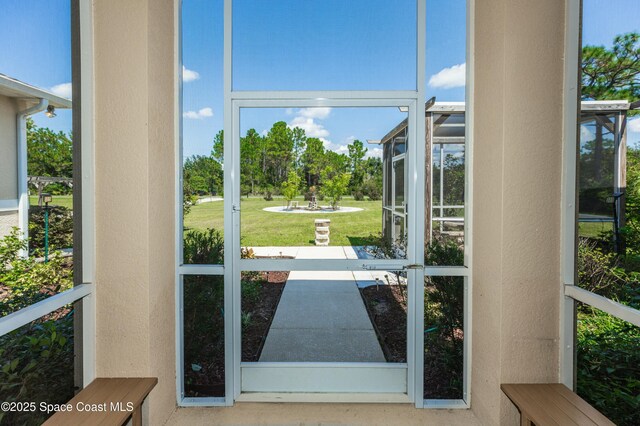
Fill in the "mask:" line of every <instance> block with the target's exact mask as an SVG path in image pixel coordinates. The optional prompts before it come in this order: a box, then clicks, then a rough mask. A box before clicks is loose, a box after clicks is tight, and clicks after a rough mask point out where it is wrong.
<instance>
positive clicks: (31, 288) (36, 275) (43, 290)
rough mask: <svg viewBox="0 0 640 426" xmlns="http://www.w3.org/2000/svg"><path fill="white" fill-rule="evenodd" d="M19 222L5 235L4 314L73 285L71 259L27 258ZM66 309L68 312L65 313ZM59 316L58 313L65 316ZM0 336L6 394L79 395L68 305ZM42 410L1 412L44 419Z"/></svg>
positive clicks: (16, 420) (1, 252) (3, 417)
mask: <svg viewBox="0 0 640 426" xmlns="http://www.w3.org/2000/svg"><path fill="white" fill-rule="evenodd" d="M19 236H20V234H19V231H18V229H17V228H14V229H13V230H12V232H11V233H10V234H9V235H7V236H5V237H4V238H3V239H1V240H0V296H2V297H1V298H0V316H5V315H7V314H10V313H12V312H15V311H18V310H20V309H22V308H25V307H27V306H29V305H32V304H34V303H36V302H39V301H40V300H43V299H45V298H46V297H48V296H50V295H51V294H53V293H57V292H60V291H63V290H67V289H69V288H71V286H72V283H73V279H72V272H73V271H72V268H71V263H70V262H68V261H67V260H66V259H63V258H62V257H61V256H60V253H59V252H54V253H53V254H52V256H51V257H50V260H49V262H48V263H42V262H36V261H35V260H34V259H33V258H21V257H20V256H19V253H20V251H21V250H24V249H26V242H25V241H24V240H22V239H20V238H19ZM61 315H62V316H61ZM59 316H61V318H60V319H58V320H55V318H52V317H59ZM47 317H48V318H42V319H39V320H37V321H35V322H32V323H31V324H29V325H26V326H23V327H21V328H19V329H18V330H15V331H13V332H11V333H9V334H6V335H4V336H2V337H0V360H1V361H0V400H1V401H9V402H10V401H20V402H25V401H33V402H37V403H39V402H48V403H64V402H66V401H68V400H69V399H71V397H72V396H73V390H74V389H73V367H74V364H73V317H72V313H71V311H70V310H69V309H68V308H62V309H61V311H58V312H57V313H56V314H51V315H48V316H47ZM45 418H46V416H44V415H41V414H40V413H35V414H34V413H19V412H5V413H0V424H27V425H32V424H33V425H39V424H41V423H42V422H43V421H44V419H45Z"/></svg>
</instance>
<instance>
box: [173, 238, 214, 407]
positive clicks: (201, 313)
mask: <svg viewBox="0 0 640 426" xmlns="http://www.w3.org/2000/svg"><path fill="white" fill-rule="evenodd" d="M183 253H184V262H185V263H187V264H222V263H223V261H224V239H223V236H222V234H221V233H220V232H219V231H217V230H216V229H207V230H206V231H195V230H194V231H189V232H187V233H186V234H185V237H184V249H183ZM183 289H184V290H183V300H184V305H183V312H184V314H183V315H184V317H183V320H184V369H185V370H184V371H185V380H186V386H187V389H186V393H187V395H189V396H223V395H224V278H223V277H222V276H207V275H189V276H185V277H184V283H183Z"/></svg>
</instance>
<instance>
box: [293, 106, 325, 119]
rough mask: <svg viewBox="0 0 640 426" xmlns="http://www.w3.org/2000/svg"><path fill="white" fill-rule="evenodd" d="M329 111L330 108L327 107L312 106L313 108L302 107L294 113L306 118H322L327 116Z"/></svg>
mask: <svg viewBox="0 0 640 426" xmlns="http://www.w3.org/2000/svg"><path fill="white" fill-rule="evenodd" d="M330 113H331V108H329V107H314V108H302V109H300V110H298V112H297V113H296V114H297V115H299V116H302V117H306V118H317V119H319V120H322V119H324V118H327V117H328V116H329V114H330Z"/></svg>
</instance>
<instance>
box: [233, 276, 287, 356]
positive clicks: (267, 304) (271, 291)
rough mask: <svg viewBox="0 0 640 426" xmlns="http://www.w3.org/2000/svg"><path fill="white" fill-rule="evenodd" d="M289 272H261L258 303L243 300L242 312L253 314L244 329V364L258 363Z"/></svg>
mask: <svg viewBox="0 0 640 426" xmlns="http://www.w3.org/2000/svg"><path fill="white" fill-rule="evenodd" d="M288 276H289V273H288V272H280V271H272V272H261V273H260V275H259V277H258V278H257V279H259V280H260V282H261V284H262V285H261V288H260V296H259V298H258V299H257V300H256V301H249V300H243V301H242V312H245V313H247V312H248V313H251V321H250V323H249V324H248V325H247V326H245V327H243V329H242V362H257V361H258V360H259V359H260V354H261V353H262V347H263V346H264V341H265V339H266V338H267V333H268V332H269V327H271V322H272V321H273V317H274V316H275V313H276V308H277V307H278V302H280V296H282V291H283V290H284V285H285V283H286V281H287V277H288Z"/></svg>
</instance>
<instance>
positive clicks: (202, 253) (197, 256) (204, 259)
mask: <svg viewBox="0 0 640 426" xmlns="http://www.w3.org/2000/svg"><path fill="white" fill-rule="evenodd" d="M183 258H184V263H185V264H212V265H216V264H218V265H221V264H222V263H223V262H224V238H223V237H222V234H221V233H220V231H218V230H216V229H212V228H209V229H207V230H206V231H198V230H192V231H188V232H187V233H186V234H185V236H184V248H183Z"/></svg>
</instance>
